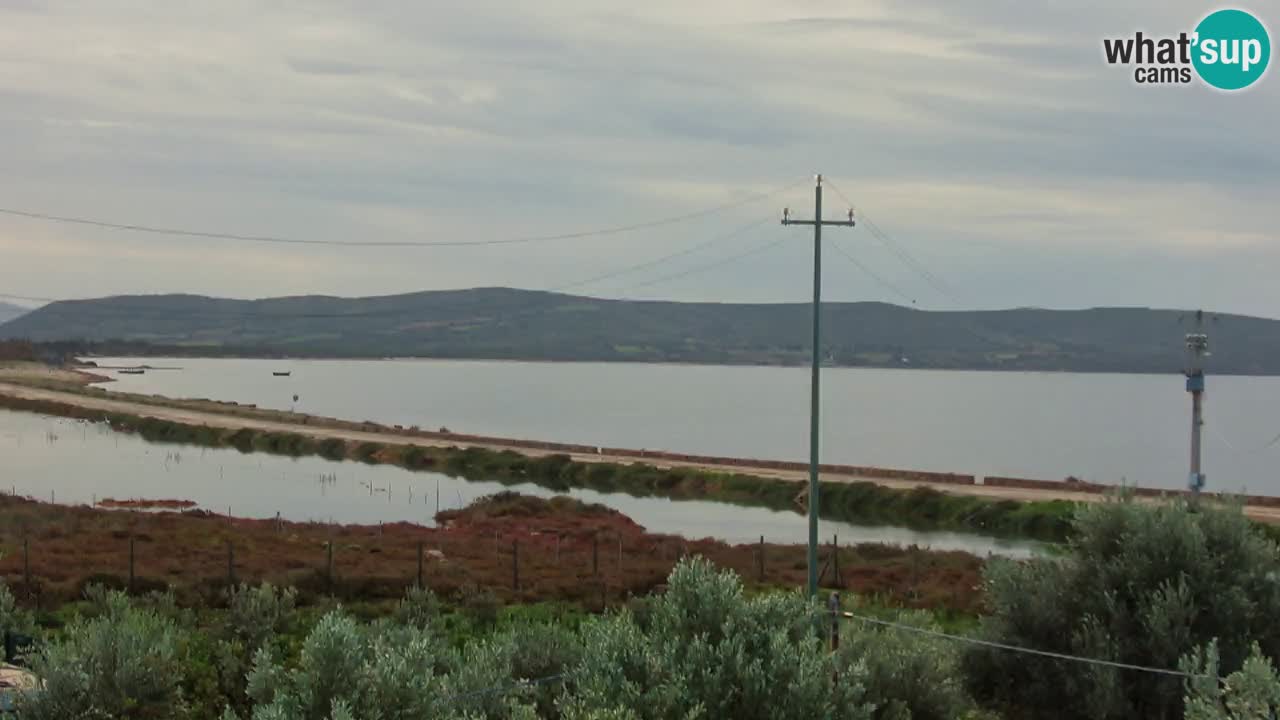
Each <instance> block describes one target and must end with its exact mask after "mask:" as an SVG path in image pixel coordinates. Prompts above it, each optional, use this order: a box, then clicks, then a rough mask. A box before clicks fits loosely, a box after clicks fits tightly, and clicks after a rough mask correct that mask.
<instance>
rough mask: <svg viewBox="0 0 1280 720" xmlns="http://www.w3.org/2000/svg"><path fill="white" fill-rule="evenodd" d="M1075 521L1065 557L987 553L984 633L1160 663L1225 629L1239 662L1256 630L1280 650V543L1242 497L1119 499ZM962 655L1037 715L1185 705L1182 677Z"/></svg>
mask: <svg viewBox="0 0 1280 720" xmlns="http://www.w3.org/2000/svg"><path fill="white" fill-rule="evenodd" d="M1075 530H1076V532H1075V534H1074V539H1073V540H1072V541H1071V543H1070V545H1069V546H1068V548H1067V551H1066V553H1065V554H1064V555H1063V556H1062V557H1060V558H1055V559H1037V560H1033V561H1030V562H1022V563H1019V562H1013V561H994V562H992V563H989V564H988V568H987V572H986V580H985V583H986V594H987V599H988V602H989V603H990V606H991V609H992V612H991V614H990V616H989V617H986V618H984V619H983V623H982V627H981V631H980V635H981V637H983V638H986V639H989V640H996V641H1000V642H1004V643H1008V644H1013V645H1020V646H1026V647H1032V648H1038V649H1042V650H1051V651H1057V652H1062V653H1067V654H1072V655H1078V656H1084V657H1089V658H1099V659H1104V660H1112V661H1119V662H1125V663H1131V664H1137V665H1147V666H1155V667H1160V668H1173V667H1176V666H1177V664H1178V662H1179V660H1180V658H1182V656H1183V655H1185V654H1187V653H1189V652H1191V651H1193V650H1194V649H1195V648H1197V647H1201V646H1205V645H1207V644H1208V643H1209V642H1210V641H1212V640H1215V639H1217V641H1218V646H1217V647H1218V649H1219V652H1220V653H1221V660H1222V666H1223V667H1224V668H1226V669H1227V670H1228V671H1233V670H1236V669H1239V668H1240V667H1241V666H1242V664H1243V663H1244V660H1245V658H1246V656H1247V655H1248V653H1249V648H1250V644H1251V643H1252V642H1254V641H1256V642H1258V643H1259V645H1260V647H1261V650H1262V652H1263V654H1264V655H1266V656H1268V657H1276V656H1277V653H1280V624H1277V623H1276V622H1275V618H1276V617H1280V582H1277V578H1280V554H1278V549H1277V547H1276V545H1275V544H1274V543H1272V542H1270V541H1268V540H1266V539H1265V538H1264V537H1263V536H1262V535H1261V534H1260V533H1259V532H1258V531H1257V530H1256V529H1255V528H1253V527H1252V526H1251V523H1250V522H1249V521H1248V520H1247V519H1245V518H1244V517H1243V515H1242V514H1241V512H1240V511H1239V509H1238V508H1230V507H1228V508H1223V507H1214V506H1210V505H1207V504H1206V505H1204V506H1203V507H1201V508H1198V509H1195V510H1193V509H1191V508H1189V507H1187V506H1186V505H1185V504H1184V503H1180V502H1175V503H1167V504H1161V505H1158V506H1152V505H1147V504H1140V503H1137V502H1134V501H1132V500H1131V499H1121V500H1116V501H1112V502H1106V503H1101V504H1096V505H1093V506H1091V507H1088V508H1085V509H1083V510H1082V511H1080V513H1079V514H1078V516H1077V518H1076V519H1075ZM964 666H965V668H966V672H967V675H968V678H969V682H970V686H971V689H972V690H973V691H974V693H975V694H977V695H979V696H980V697H985V698H986V699H987V700H989V701H993V702H995V703H997V704H1008V705H1010V706H1016V707H1021V708H1037V713H1038V716H1039V717H1045V718H1082V719H1083V718H1090V719H1105V718H1132V717H1143V718H1177V717H1180V716H1181V714H1182V702H1181V692H1180V690H1181V682H1180V680H1179V678H1177V677H1176V676H1168V675H1159V674H1153V673H1145V672H1136V671H1132V670H1120V669H1114V668H1110V667H1104V666H1100V665H1096V664H1087V663H1064V662H1060V661H1055V660H1049V659H1044V658H1036V657H1031V656H1027V655H1024V654H1021V653H1010V652H1006V651H1002V650H988V649H983V648H975V649H972V650H971V651H969V652H968V653H967V655H966V658H965V662H964Z"/></svg>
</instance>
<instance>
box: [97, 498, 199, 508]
mask: <svg viewBox="0 0 1280 720" xmlns="http://www.w3.org/2000/svg"><path fill="white" fill-rule="evenodd" d="M195 506H196V503H195V502H194V501H192V500H173V499H159V498H157V499H148V498H129V499H128V500H117V499H115V498H102V499H101V500H99V501H98V507H102V508H128V509H131V510H186V509H187V508H193V507H195Z"/></svg>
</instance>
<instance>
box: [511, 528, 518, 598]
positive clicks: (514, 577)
mask: <svg viewBox="0 0 1280 720" xmlns="http://www.w3.org/2000/svg"><path fill="white" fill-rule="evenodd" d="M511 589H512V590H514V591H515V592H520V538H512V539H511Z"/></svg>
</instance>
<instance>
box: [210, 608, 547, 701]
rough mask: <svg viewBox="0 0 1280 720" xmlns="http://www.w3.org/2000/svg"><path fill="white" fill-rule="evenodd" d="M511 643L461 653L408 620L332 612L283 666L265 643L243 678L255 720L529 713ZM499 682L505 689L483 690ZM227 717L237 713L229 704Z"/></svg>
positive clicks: (483, 643)
mask: <svg viewBox="0 0 1280 720" xmlns="http://www.w3.org/2000/svg"><path fill="white" fill-rule="evenodd" d="M512 657H513V653H512V651H511V646H510V645H509V644H507V643H500V642H492V641H478V642H475V643H473V644H471V645H469V646H468V647H467V648H466V649H465V650H463V651H460V652H459V651H454V650H451V649H449V648H447V647H446V646H445V644H444V641H443V639H442V638H441V637H440V636H438V635H434V634H431V633H429V632H427V631H425V630H423V629H421V628H418V627H415V626H413V625H398V624H394V623H386V622H383V623H377V624H374V625H372V626H366V625H361V624H360V623H358V622H356V620H354V619H353V618H351V617H350V616H348V615H346V614H345V613H342V612H341V611H335V612H332V613H329V614H328V615H326V616H325V617H323V618H322V619H321V620H320V622H319V623H317V625H316V626H315V628H314V629H312V631H311V632H310V634H308V636H307V638H306V640H305V641H304V642H303V645H302V649H301V652H300V654H299V656H298V658H297V661H296V663H292V664H290V665H286V664H285V663H284V662H283V661H282V660H281V659H280V658H279V657H277V655H276V653H275V652H274V651H273V650H272V649H271V647H270V646H266V647H264V648H263V649H261V650H259V651H258V654H257V656H256V657H255V658H254V666H253V670H252V671H251V672H250V673H249V678H248V695H249V697H250V698H251V700H252V701H253V709H252V711H251V714H250V717H251V718H252V720H346V719H349V720H419V719H424V720H425V719H426V718H465V717H472V716H478V717H486V718H500V719H510V720H523V719H524V718H531V717H533V714H532V706H531V705H530V704H529V703H528V702H526V695H527V691H526V690H524V689H522V688H516V689H513V690H510V691H506V689H505V686H507V685H510V684H511V683H512V681H513V674H512V673H513V670H512ZM492 688H503V689H504V692H488V691H489V690H490V689H492ZM225 717H227V718H233V717H236V715H235V713H234V712H232V711H231V710H230V709H228V711H227V713H226V715H225Z"/></svg>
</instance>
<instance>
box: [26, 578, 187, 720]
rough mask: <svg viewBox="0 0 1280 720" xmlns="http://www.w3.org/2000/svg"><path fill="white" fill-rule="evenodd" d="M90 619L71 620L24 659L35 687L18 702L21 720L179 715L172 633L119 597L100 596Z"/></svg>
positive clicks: (164, 621) (164, 622)
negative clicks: (97, 611) (36, 679)
mask: <svg viewBox="0 0 1280 720" xmlns="http://www.w3.org/2000/svg"><path fill="white" fill-rule="evenodd" d="M102 601H103V608H102V611H101V613H100V614H98V615H97V616H96V617H92V618H88V619H78V620H75V621H73V622H72V623H71V624H70V625H68V626H67V627H66V629H65V630H64V632H63V634H62V636H61V637H60V638H58V640H57V641H56V642H52V643H49V644H45V645H44V646H42V647H41V648H40V649H39V650H38V651H37V652H36V653H35V654H33V655H32V656H31V658H30V664H31V669H32V670H33V671H34V672H35V673H36V675H37V676H38V677H40V679H41V682H42V687H41V688H40V689H38V690H35V691H31V692H27V693H24V694H23V695H21V696H20V697H19V699H18V717H19V718H21V719H22V720H65V719H66V718H77V719H79V720H89V719H96V718H158V717H164V718H171V717H178V716H180V715H181V714H182V711H183V705H182V693H181V691H180V689H179V677H180V668H179V662H178V661H179V651H178V646H179V641H180V638H179V630H178V628H177V627H176V626H175V624H174V623H173V621H172V620H171V619H169V618H166V617H163V616H162V615H160V614H159V613H157V612H156V611H155V610H153V609H143V608H138V607H134V606H133V605H132V604H131V603H130V601H129V599H128V598H127V597H125V596H124V595H123V594H121V593H118V592H117V593H107V594H104V595H103V596H102Z"/></svg>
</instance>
